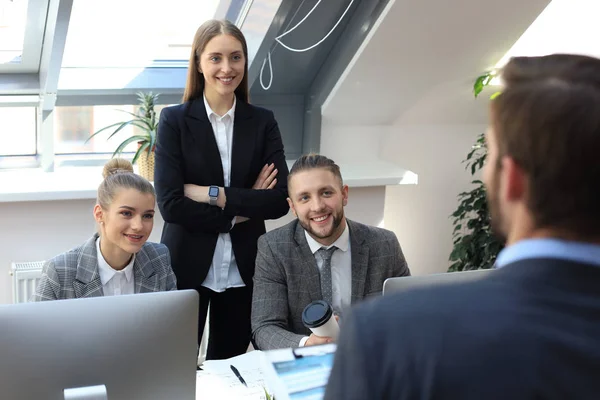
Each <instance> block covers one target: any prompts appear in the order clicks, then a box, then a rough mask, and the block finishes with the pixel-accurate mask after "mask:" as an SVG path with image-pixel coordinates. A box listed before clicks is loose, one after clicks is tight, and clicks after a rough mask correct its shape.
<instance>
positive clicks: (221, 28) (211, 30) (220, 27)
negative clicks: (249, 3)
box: [183, 19, 249, 103]
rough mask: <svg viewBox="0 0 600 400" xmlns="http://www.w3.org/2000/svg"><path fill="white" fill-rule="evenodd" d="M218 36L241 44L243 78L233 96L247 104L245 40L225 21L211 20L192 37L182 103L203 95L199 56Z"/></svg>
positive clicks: (246, 53)
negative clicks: (229, 37) (226, 37)
mask: <svg viewBox="0 0 600 400" xmlns="http://www.w3.org/2000/svg"><path fill="white" fill-rule="evenodd" d="M218 35H231V36H233V37H234V38H236V39H237V40H238V41H239V42H240V43H241V44H242V49H243V51H244V59H245V60H244V61H245V62H244V64H245V65H244V77H243V78H242V81H241V82H240V84H239V86H238V87H237V88H236V89H235V95H236V97H237V98H238V99H239V100H242V101H245V102H246V103H248V97H249V96H248V46H247V45H246V38H245V37H244V34H243V33H242V31H240V30H239V28H238V27H237V26H235V25H234V24H233V23H231V22H229V21H227V20H217V19H211V20H208V21H206V22H205V23H203V24H202V25H201V26H200V28H198V30H197V31H196V35H194V42H193V43H192V53H191V55H190V62H189V64H188V74H187V82H186V84H185V91H184V92H183V102H184V103H185V102H186V101H191V100H194V99H197V98H199V97H201V96H202V94H203V93H204V84H205V83H204V75H202V74H201V73H200V71H199V70H198V68H199V65H200V56H201V55H202V52H203V51H204V48H205V47H206V44H207V43H208V42H210V40H211V39H212V38H214V37H215V36H218Z"/></svg>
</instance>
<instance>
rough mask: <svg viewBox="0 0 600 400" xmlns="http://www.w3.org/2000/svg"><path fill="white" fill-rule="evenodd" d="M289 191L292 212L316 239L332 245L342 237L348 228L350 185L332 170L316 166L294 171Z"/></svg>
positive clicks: (289, 183) (323, 243)
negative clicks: (346, 216) (347, 214)
mask: <svg viewBox="0 0 600 400" xmlns="http://www.w3.org/2000/svg"><path fill="white" fill-rule="evenodd" d="M288 193H289V196H290V197H289V198H288V203H289V205H290V208H291V209H292V212H293V213H294V215H295V216H296V217H298V221H299V222H300V225H302V227H303V228H304V229H305V230H306V231H307V232H308V233H309V235H310V236H311V237H312V238H313V239H315V240H316V241H317V242H319V243H321V244H322V245H325V246H329V245H330V244H332V243H333V242H335V241H336V240H337V239H338V238H339V237H340V235H341V234H342V232H343V231H344V229H345V228H346V218H345V217H344V206H346V204H348V186H347V185H342V182H341V181H340V179H339V178H337V177H336V176H335V175H334V174H333V173H332V172H331V171H329V170H327V169H325V168H313V169H308V170H304V171H300V172H297V173H294V174H293V175H292V176H291V177H290V180H289V182H288Z"/></svg>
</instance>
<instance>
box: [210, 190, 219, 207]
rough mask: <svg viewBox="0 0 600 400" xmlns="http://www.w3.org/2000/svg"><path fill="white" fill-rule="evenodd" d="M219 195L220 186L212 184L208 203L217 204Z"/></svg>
mask: <svg viewBox="0 0 600 400" xmlns="http://www.w3.org/2000/svg"><path fill="white" fill-rule="evenodd" d="M218 197H219V187H218V186H210V187H209V188H208V204H210V205H211V206H216V205H217V198H218Z"/></svg>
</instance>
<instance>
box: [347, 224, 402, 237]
mask: <svg viewBox="0 0 600 400" xmlns="http://www.w3.org/2000/svg"><path fill="white" fill-rule="evenodd" d="M346 221H347V222H348V226H349V227H350V234H351V235H352V234H355V235H360V236H362V237H363V238H365V239H366V240H367V241H368V242H383V241H395V242H397V241H398V239H397V238H396V234H395V233H394V232H392V231H390V230H388V229H384V228H379V227H377V226H371V225H366V224H361V223H360V222H356V221H352V220H349V219H347V220H346Z"/></svg>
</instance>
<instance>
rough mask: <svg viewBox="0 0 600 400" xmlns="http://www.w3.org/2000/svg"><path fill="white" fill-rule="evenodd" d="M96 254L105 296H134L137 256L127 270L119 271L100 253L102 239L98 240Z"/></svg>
mask: <svg viewBox="0 0 600 400" xmlns="http://www.w3.org/2000/svg"><path fill="white" fill-rule="evenodd" d="M96 253H97V254H98V272H99V273H100V282H101V283H102V292H103V293H104V295H105V296H119V295H122V294H134V293H135V283H134V279H133V263H134V261H135V254H134V255H133V256H132V257H131V261H129V264H127V266H126V267H125V268H123V269H122V270H120V271H117V270H116V269H114V268H113V267H111V266H110V265H108V263H107V262H106V260H105V259H104V256H102V252H101V251H100V238H98V239H96Z"/></svg>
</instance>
